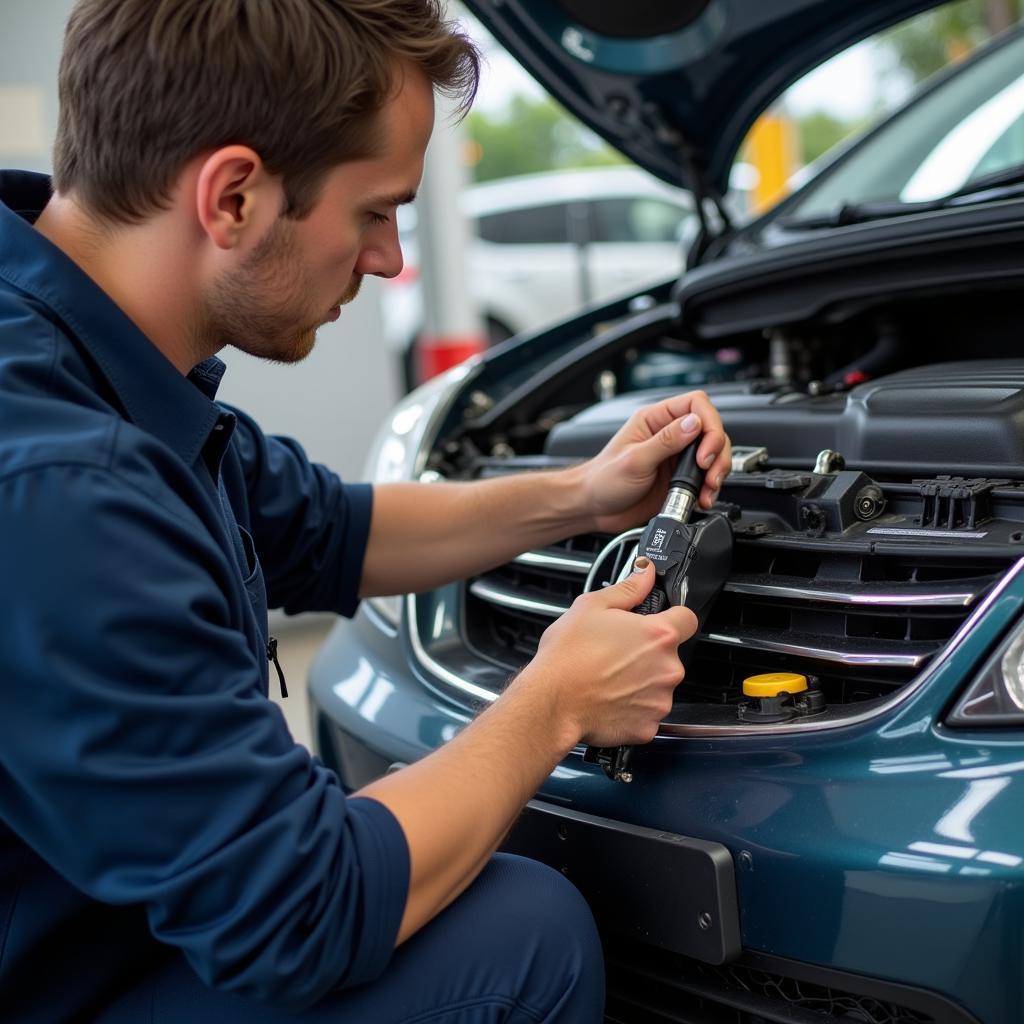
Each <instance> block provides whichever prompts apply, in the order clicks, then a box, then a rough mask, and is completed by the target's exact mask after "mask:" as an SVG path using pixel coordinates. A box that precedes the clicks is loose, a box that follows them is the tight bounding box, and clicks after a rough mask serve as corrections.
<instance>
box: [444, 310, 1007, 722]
mask: <svg viewBox="0 0 1024 1024" xmlns="http://www.w3.org/2000/svg"><path fill="white" fill-rule="evenodd" d="M1006 308H1007V309H1008V308H1009V307H1006ZM989 312H990V313H991V312H992V310H991V309H990V310H989ZM677 314H678V310H677V309H674V307H673V306H672V304H671V303H665V304H662V305H654V306H652V307H651V308H649V309H647V310H641V311H639V312H634V313H633V315H632V316H626V317H624V318H623V319H622V320H621V321H620V322H618V323H611V324H601V325H597V327H596V329H595V330H594V331H593V335H592V337H590V338H589V339H586V340H585V341H584V342H583V343H578V344H576V345H575V346H573V347H571V348H568V349H567V350H566V351H564V352H559V351H558V350H557V349H555V350H554V351H551V352H549V353H548V354H547V355H548V357H547V358H544V357H543V356H540V357H539V358H537V359H536V362H533V363H532V365H531V364H530V363H526V364H524V365H523V366H522V368H521V369H520V370H519V372H518V373H508V372H506V373H505V374H501V375H496V377H495V380H496V381H500V382H501V383H500V386H498V387H495V388H493V389H490V388H489V387H488V379H487V377H488V375H487V374H485V375H483V376H482V377H481V378H478V380H477V381H475V382H474V387H473V388H472V389H470V390H469V391H468V393H467V394H466V396H465V402H464V404H463V405H462V406H461V407H459V408H457V409H456V410H455V414H454V416H453V417H450V418H449V421H448V424H447V429H446V430H445V431H444V432H443V433H442V437H441V440H440V442H439V443H438V444H437V445H436V446H435V448H434V450H433V452H432V453H431V456H430V460H429V462H428V467H429V470H430V471H431V472H434V473H437V474H439V475H440V476H444V477H447V478H463V479H468V478H480V477H486V476H492V475H498V474H504V473H509V472H519V471H530V470H544V469H547V468H556V467H558V466H563V465H566V464H568V463H572V462H576V461H579V460H581V459H585V458H587V457H589V456H592V455H594V454H596V453H597V452H598V451H599V450H600V448H601V447H602V446H603V445H604V444H605V443H606V442H607V440H608V439H609V438H610V437H611V436H612V435H613V434H614V433H615V432H616V430H618V429H619V427H621V426H622V424H623V423H624V422H625V421H626V420H627V419H628V417H629V416H630V415H631V413H632V412H633V411H634V410H635V409H636V408H638V407H640V406H641V405H644V404H647V403H649V402H654V401H658V400H660V399H662V398H665V397H667V396H668V395H670V394H672V393H676V392H678V391H680V390H684V389H687V388H690V387H693V386H703V387H704V389H705V390H706V391H707V392H708V394H709V395H710V396H711V398H712V400H713V401H714V403H715V405H716V407H717V408H718V409H719V411H720V412H721V414H722V418H723V420H724V422H725V426H726V429H727V430H728V432H729V434H730V437H731V440H732V442H733V446H734V454H733V470H732V472H731V473H730V475H729V476H728V477H727V478H726V480H725V482H724V485H723V487H722V491H721V495H720V498H719V501H718V502H717V503H716V506H715V508H714V509H713V510H712V511H711V512H710V513H706V514H708V515H717V516H722V517H725V518H726V519H727V520H728V522H729V523H730V525H731V527H732V529H733V531H734V536H735V554H734V561H733V566H732V569H731V572H730V574H729V579H728V580H727V581H726V583H725V587H724V591H723V593H722V595H721V597H720V598H719V600H718V602H717V604H716V605H715V607H714V610H713V611H712V613H711V615H710V617H709V618H708V620H707V622H706V623H705V624H704V628H703V629H702V632H701V634H700V637H699V641H698V643H697V645H696V649H695V651H694V654H693V657H692V659H691V661H690V664H689V668H688V671H687V676H686V679H685V680H684V682H683V683H682V684H681V685H680V687H679V688H678V690H677V704H676V707H675V708H674V710H673V713H672V715H670V717H669V718H668V719H667V720H666V722H665V723H663V732H664V733H667V734H672V733H678V734H686V733H688V732H690V731H692V730H693V729H698V730H699V729H701V728H711V729H714V730H717V731H727V732H728V731H734V730H736V731H742V730H743V729H745V728H746V729H749V728H752V727H755V726H751V725H750V724H749V722H747V723H745V722H744V721H743V720H742V716H741V714H740V713H739V711H738V709H740V708H741V707H742V705H743V703H744V697H743V689H742V684H743V680H744V679H746V678H748V677H750V676H753V675H758V674H762V673H770V672H788V673H801V674H803V675H805V676H806V677H807V678H808V679H809V680H811V681H812V685H813V687H814V688H815V689H816V690H820V692H821V693H823V694H824V702H825V708H824V710H823V711H821V713H818V714H816V715H815V716H814V718H813V719H809V720H807V721H798V722H797V721H794V722H787V723H784V724H780V725H778V726H776V727H777V728H795V727H822V726H823V725H827V724H829V723H832V724H841V723H843V722H848V721H849V720H851V718H853V717H855V716H860V715H863V714H865V713H870V712H871V711H872V710H876V709H878V708H880V707H882V706H883V705H887V704H888V703H890V702H891V701H893V700H894V699H897V698H898V697H899V696H900V694H902V693H904V692H907V691H908V688H909V687H910V686H911V684H912V683H914V681H915V680H918V679H920V678H921V676H922V674H923V673H924V671H925V670H926V668H927V667H928V665H929V664H931V663H932V662H933V661H934V659H935V658H936V657H937V656H938V655H940V654H941V652H942V651H943V650H944V649H945V648H947V646H948V645H950V642H951V641H952V640H954V638H955V637H956V636H957V634H958V631H960V630H961V629H963V628H964V626H965V623H966V622H967V620H968V619H969V618H970V616H971V615H972V614H973V613H975V612H976V611H977V609H978V608H979V606H981V605H982V604H983V602H984V601H985V599H986V596H987V595H989V594H990V593H991V592H992V590H993V588H995V587H996V586H997V584H998V582H999V581H1000V579H1002V578H1003V577H1004V576H1005V574H1006V573H1007V572H1008V570H1009V569H1010V568H1011V567H1012V566H1013V565H1014V563H1015V562H1016V561H1017V560H1018V559H1019V558H1020V557H1021V556H1022V555H1024V359H1020V360H1017V359H1010V358H1006V355H1007V349H1008V346H1007V344H1006V343H1005V340H1003V339H999V338H997V339H996V340H995V341H992V342H990V343H986V344H977V345H975V346H974V347H973V353H972V354H975V355H978V356H979V357H981V356H988V357H989V358H977V359H971V360H963V359H960V360H956V361H951V362H931V361H928V362H926V361H925V360H924V359H923V358H922V356H925V355H935V354H940V355H941V352H942V349H943V346H941V345H936V346H933V351H932V352H927V353H926V352H922V351H921V350H920V349H916V348H913V347H909V346H907V345H905V344H903V343H902V341H901V338H900V332H899V329H898V328H897V327H896V326H894V320H893V319H892V316H891V314H887V315H886V318H885V320H884V329H882V328H879V332H876V334H875V337H874V338H873V340H871V341H870V342H869V343H865V344H863V345H861V346H859V347H858V346H855V345H854V346H851V344H850V343H849V341H848V339H846V337H845V332H846V326H847V325H844V327H843V330H842V331H840V332H839V333H838V334H837V335H836V337H835V340H834V344H832V345H831V346H829V345H827V344H825V343H824V342H823V341H822V337H821V336H820V335H818V336H815V337H810V335H808V337H806V338H802V339H801V338H795V337H793V336H792V335H788V336H786V337H781V336H780V335H779V332H767V334H766V335H764V336H762V337H760V338H759V339H758V340H757V341H754V340H752V339H750V338H744V339H735V341H736V343H735V344H731V345H729V346H727V347H718V348H713V349H708V348H707V347H706V346H700V345H697V344H695V343H687V342H685V341H683V340H682V339H681V338H680V337H678V333H679V331H678V321H677ZM879 322H882V321H879ZM840 335H843V336H842V337H840ZM509 355H510V356H511V355H514V350H513V351H511V352H510V353H509ZM486 368H487V369H491V366H490V364H487V367H486ZM629 554H630V547H629V543H628V542H620V539H616V538H612V537H608V536H602V535H588V536H581V537H572V538H567V539H566V540H565V541H564V542H562V543H561V544H559V545H556V546H554V547H552V548H549V549H545V550H543V551H536V552H524V553H523V554H522V555H521V556H519V557H518V558H517V559H515V560H514V561H512V562H510V563H508V564H507V565H504V566H501V567H499V568H498V569H496V570H494V571H492V572H490V573H485V574H483V575H481V576H479V577H475V578H473V579H471V580H468V581H466V583H465V584H464V586H463V589H462V591H461V592H460V594H459V596H458V600H459V603H460V607H459V613H458V615H457V616H453V617H452V622H453V623H455V625H453V631H454V633H457V634H458V635H457V637H455V636H454V635H452V636H448V637H447V638H442V639H443V640H444V642H445V643H448V644H449V647H448V648H447V649H445V648H444V645H443V644H440V645H435V648H436V650H437V651H440V652H442V653H441V656H442V657H447V658H449V661H450V664H451V665H455V662H457V663H458V665H457V667H452V668H451V670H450V672H449V675H450V676H451V677H452V678H455V679H458V678H464V677H465V676H466V674H467V673H470V674H471V675H472V677H473V681H474V682H473V687H474V690H475V692H477V693H479V692H480V690H481V689H482V690H483V691H486V692H489V693H494V694H496V693H498V692H500V689H501V687H502V686H503V685H504V681H505V680H507V678H508V674H509V673H510V672H514V671H515V670H517V669H518V668H519V667H520V666H521V665H522V664H523V663H524V662H525V661H527V660H528V659H529V658H530V657H532V655H533V653H534V652H535V650H536V646H537V643H538V641H539V638H540V635H541V633H542V632H543V630H544V628H545V627H546V626H547V625H548V624H549V623H550V622H551V621H552V620H553V618H555V617H557V615H559V614H561V612H562V611H564V610H565V608H567V607H568V605H569V604H570V603H571V601H572V600H573V599H574V597H575V596H576V595H577V594H579V593H580V592H582V590H583V589H584V587H585V586H589V587H591V588H593V587H595V586H600V585H602V584H603V583H607V582H610V581H612V580H614V579H615V578H616V577H617V575H618V573H619V572H620V571H621V569H622V566H623V564H624V563H625V560H626V559H627V558H628V557H629ZM453 642H456V643H457V646H458V648H459V649H458V651H457V653H456V652H455V649H454V648H453V647H452V646H451V645H452V643H453ZM427 646H429V644H427ZM444 650H447V654H444V653H443V651H444ZM451 659H454V661H452V660H451ZM470 665H472V670H470V668H468V667H467V666H470ZM756 728H759V729H764V728H767V726H764V725H760V726H756Z"/></svg>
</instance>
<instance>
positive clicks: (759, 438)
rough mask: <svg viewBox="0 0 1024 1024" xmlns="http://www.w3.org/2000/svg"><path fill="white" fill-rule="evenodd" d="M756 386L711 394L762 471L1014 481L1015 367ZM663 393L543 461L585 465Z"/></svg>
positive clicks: (556, 433) (1021, 423) (1021, 410)
mask: <svg viewBox="0 0 1024 1024" xmlns="http://www.w3.org/2000/svg"><path fill="white" fill-rule="evenodd" d="M761 387H763V382H762V383H761V384H760V385H759V384H757V383H749V382H746V383H732V384H722V385H711V386H709V387H708V392H709V394H710V395H711V397H712V400H713V401H714V403H715V405H716V407H717V408H718V410H719V412H720V413H721V414H722V419H723V420H724V421H725V426H726V429H727V430H728V431H729V436H730V438H731V439H732V443H733V445H753V446H764V447H766V448H767V449H768V451H769V453H770V458H771V464H772V465H774V466H781V467H801V468H805V469H810V468H811V467H812V466H813V465H814V460H815V457H816V456H817V454H818V452H820V451H821V450H822V449H824V448H832V449H835V450H836V451H839V452H841V453H842V455H843V456H844V457H845V459H846V462H847V465H850V466H856V467H857V468H858V469H860V470H864V471H867V472H871V471H875V472H878V471H886V470H888V471H891V472H896V473H901V472H902V473H905V472H906V471H907V468H908V467H912V469H913V472H914V474H915V475H920V476H929V475H939V474H963V475H966V476H972V477H976V476H998V477H1008V478H1010V479H1019V478H1021V477H1024V360H1008V359H1000V360H979V361H975V362H959V363H936V364H933V365H931V366H922V367H916V368H914V369H911V370H903V371H901V372H899V373H894V374H891V375H890V376H888V377H881V378H879V379H878V380H875V381H870V382H868V383H865V384H861V385H858V386H857V387H855V388H853V389H852V390H851V391H849V392H844V393H839V394H830V395H822V396H817V397H812V396H810V395H807V394H804V393H802V392H798V391H790V390H776V391H773V392H769V393H759V389H760V388H761ZM671 393H672V392H670V391H666V390H664V389H660V390H658V391H644V392H633V393H630V394H628V395H623V396H622V397H620V398H614V399H611V400H609V401H606V402H601V403H598V404H596V405H593V406H591V407H590V408H588V409H585V410H584V411H583V412H581V413H579V414H578V415H577V416H575V417H573V418H572V419H570V420H567V421H565V422H564V423H561V424H559V425H558V426H556V427H555V428H554V429H553V430H552V431H551V433H550V435H549V436H548V441H547V446H546V453H547V454H548V455H551V456H576V457H587V456H590V455H593V454H595V453H596V452H597V451H599V450H600V449H601V447H602V446H603V445H604V444H605V442H606V441H608V439H609V438H610V437H611V436H612V434H614V433H615V431H616V430H618V429H619V427H621V426H622V424H623V423H624V422H625V421H626V420H627V419H628V418H629V416H630V414H631V413H632V412H633V411H634V410H635V409H636V408H638V407H639V406H641V405H645V404H647V403H649V402H654V401H659V400H660V399H662V398H665V397H667V396H668V395H669V394H671Z"/></svg>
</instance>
